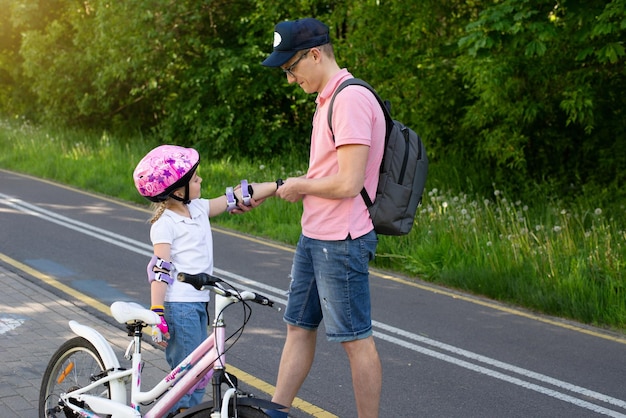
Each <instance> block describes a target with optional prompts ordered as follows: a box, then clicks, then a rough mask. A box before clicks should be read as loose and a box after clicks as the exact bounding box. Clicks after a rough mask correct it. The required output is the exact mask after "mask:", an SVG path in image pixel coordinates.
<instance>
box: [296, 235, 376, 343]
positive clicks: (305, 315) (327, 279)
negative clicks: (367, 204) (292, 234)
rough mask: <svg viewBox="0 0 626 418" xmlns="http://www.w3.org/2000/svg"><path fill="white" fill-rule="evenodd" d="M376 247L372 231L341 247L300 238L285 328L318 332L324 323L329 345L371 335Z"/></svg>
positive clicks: (334, 243)
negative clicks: (371, 270)
mask: <svg viewBox="0 0 626 418" xmlns="http://www.w3.org/2000/svg"><path fill="white" fill-rule="evenodd" d="M377 245H378V238H377V236H376V233H375V232H374V231H372V232H370V233H368V234H365V235H363V236H362V237H359V238H357V239H350V238H348V239H346V240H343V241H321V240H316V239H311V238H307V237H305V236H303V235H301V236H300V239H299V241H298V245H297V247H296V254H295V256H294V260H293V266H292V268H291V283H290V285H289V297H288V300H287V308H286V309H285V315H284V320H285V322H286V323H288V324H290V325H294V326H297V327H301V328H304V329H308V330H317V328H318V326H319V325H320V323H321V322H322V319H323V320H324V326H325V328H326V337H327V338H328V340H329V341H337V342H346V341H354V340H358V339H362V338H366V337H369V336H370V335H372V309H371V303H370V288H369V262H370V261H371V260H373V259H374V255H375V253H376V246H377Z"/></svg>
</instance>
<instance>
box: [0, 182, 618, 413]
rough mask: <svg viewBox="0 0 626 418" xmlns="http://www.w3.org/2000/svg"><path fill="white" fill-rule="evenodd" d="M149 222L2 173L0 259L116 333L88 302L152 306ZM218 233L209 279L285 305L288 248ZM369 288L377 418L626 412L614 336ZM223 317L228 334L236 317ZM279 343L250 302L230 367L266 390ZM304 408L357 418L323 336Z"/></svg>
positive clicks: (465, 300) (469, 302) (423, 293)
mask: <svg viewBox="0 0 626 418" xmlns="http://www.w3.org/2000/svg"><path fill="white" fill-rule="evenodd" d="M256 210H263V207H262V206H261V207H260V208H258V209H256ZM149 216H150V214H149V213H148V212H147V211H146V210H145V209H144V208H140V207H136V206H133V205H129V204H126V203H123V202H119V201H116V200H112V199H108V198H103V197H101V196H96V195H93V194H89V193H84V192H81V191H78V190H75V189H71V188H68V187H65V186H61V185H57V184H54V183H51V182H47V181H42V180H38V179H35V178H32V177H28V176H23V175H19V174H16V173H11V172H8V171H3V170H0V231H1V235H0V254H2V255H4V256H5V257H8V258H10V259H13V260H17V261H19V262H20V263H23V264H25V265H27V266H29V267H30V268H32V269H34V270H35V271H38V272H41V273H43V274H45V275H47V276H48V277H51V278H52V279H53V280H54V281H55V282H57V283H62V284H64V285H67V286H69V287H71V288H72V289H75V290H76V292H72V293H73V294H71V295H70V294H68V293H64V292H61V291H59V289H58V288H55V287H54V286H53V287H51V286H50V285H49V284H46V283H43V282H42V281H41V280H40V279H38V278H37V277H36V276H35V275H30V274H28V272H25V271H24V272H18V273H19V275H20V276H23V277H25V278H26V279H28V280H29V281H31V282H33V283H36V284H37V285H40V286H43V287H46V288H48V289H49V290H51V291H52V292H53V293H55V294H57V295H58V296H59V297H61V298H64V299H67V300H71V301H72V302H74V303H75V304H76V305H77V306H81V307H83V308H84V309H86V310H87V311H89V312H91V313H92V314H93V315H96V316H98V317H99V318H105V319H107V320H109V321H110V322H111V323H114V321H113V320H112V319H111V318H107V317H106V315H104V314H103V313H102V312H100V311H99V310H97V309H94V308H93V307H90V306H89V302H88V301H89V299H88V298H87V297H91V298H94V299H96V300H98V301H100V302H102V303H104V304H106V305H109V304H110V303H112V302H113V301H115V300H130V301H136V302H138V303H141V304H143V305H145V306H149V288H148V285H147V282H146V279H145V265H146V263H147V261H148V258H149V256H150V254H151V249H150V244H149V225H148V224H147V219H148V218H149ZM243 216H245V215H243ZM213 235H214V245H215V260H216V263H215V265H216V273H217V274H219V275H221V276H222V277H224V278H226V279H228V280H230V281H232V282H233V284H236V285H238V286H246V287H249V288H251V289H254V290H256V291H258V292H260V293H264V294H266V295H268V296H270V297H272V298H273V299H274V300H277V301H279V302H281V303H284V301H285V295H284V292H285V290H286V288H287V285H288V278H287V275H288V272H289V269H290V266H291V258H292V255H293V249H292V248H290V247H287V246H283V245H279V244H276V243H273V242H269V241H266V240H262V239H257V238H254V237H250V236H246V235H244V234H240V233H235V232H232V231H226V230H221V229H217V228H214V230H213ZM371 286H372V295H373V318H374V330H375V337H376V341H377V346H378V349H379V352H380V355H381V360H382V363H383V373H384V382H383V397H382V403H381V417H415V416H420V417H568V418H570V417H591V416H601V415H609V416H614V417H618V416H620V417H622V416H626V385H624V384H623V380H624V376H626V363H625V362H624V352H625V349H626V339H624V338H623V337H622V336H621V335H617V334H614V333H611V332H608V331H604V330H601V329H597V328H593V327H587V326H584V325H581V324H577V323H574V322H571V321H564V320H560V319H558V318H551V317H545V316H541V315H536V314H533V313H530V312H528V311H525V310H523V309H519V308H515V307H511V306H505V305H502V304H498V303H495V302H493V301H490V300H487V299H482V298H477V297H474V296H470V295H467V294H463V293H460V292H455V291H451V290H448V289H443V288H439V287H435V286H432V285H429V284H427V283H424V282H421V281H419V280H417V279H410V278H406V277H401V276H397V275H393V274H390V273H387V272H380V271H375V272H373V274H372V279H371ZM83 295H84V297H83ZM227 318H228V321H229V322H228V325H229V326H230V328H231V329H236V328H237V327H238V326H239V325H240V324H241V318H242V315H241V311H237V310H235V309H234V308H233V310H232V312H231V311H229V313H228V317H227ZM322 331H323V330H322ZM284 337H285V327H284V324H283V323H282V317H281V314H280V313H278V312H276V311H274V310H271V309H267V308H263V307H258V306H256V305H255V306H254V307H253V315H252V318H251V320H250V322H249V323H248V324H247V326H246V328H245V331H244V333H243V335H242V336H241V338H240V339H239V340H238V341H237V343H236V344H235V345H234V346H233V347H232V348H231V351H230V356H229V362H231V363H232V364H233V365H234V366H236V367H237V368H239V369H241V370H243V371H245V372H246V373H248V374H250V375H251V376H253V378H254V381H255V382H256V381H258V382H266V383H268V384H270V385H273V384H274V382H275V377H276V371H277V366H278V361H279V356H280V351H281V348H282V343H283V341H284ZM54 349H55V348H51V353H52V351H54ZM252 383H253V384H254V382H252ZM299 399H300V402H301V404H300V405H301V406H302V407H301V410H297V411H294V414H293V416H296V417H297V416H301V417H304V416H311V415H313V414H315V415H316V416H329V417H331V416H338V417H355V416H356V413H355V411H354V399H353V395H352V388H351V382H350V374H349V368H348V365H347V360H346V358H345V355H344V352H343V350H342V349H341V347H340V346H338V345H336V344H331V343H328V342H327V341H325V339H324V338H323V334H322V335H321V338H319V339H318V354H317V357H316V362H315V364H314V366H313V371H312V373H311V374H310V376H309V378H308V379H307V381H306V382H305V385H304V387H303V388H302V390H301V391H300V393H299ZM315 408H317V409H315ZM315 410H316V411H317V412H313V411H315Z"/></svg>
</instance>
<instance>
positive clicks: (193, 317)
mask: <svg viewBox="0 0 626 418" xmlns="http://www.w3.org/2000/svg"><path fill="white" fill-rule="evenodd" d="M163 307H164V308H165V320H166V321H167V325H168V327H169V331H170V339H169V340H168V341H167V347H166V348H165V359H166V360H167V363H168V364H169V365H170V367H171V368H172V369H174V367H176V366H177V365H178V364H179V363H180V362H181V361H183V360H184V359H185V357H187V356H188V355H189V354H191V352H192V351H193V350H195V349H196V348H197V347H198V346H199V345H200V343H201V342H202V341H204V340H205V339H206V338H207V325H208V321H209V317H208V314H207V310H206V309H207V303H206V302H165V304H164V305H163ZM204 392H205V389H204V387H202V388H196V390H195V391H193V393H191V394H189V393H187V394H185V396H183V397H182V398H181V399H180V400H179V401H178V403H176V405H175V406H174V408H173V409H172V411H176V410H178V409H180V408H190V407H192V406H195V405H197V404H199V403H201V402H202V398H203V397H204Z"/></svg>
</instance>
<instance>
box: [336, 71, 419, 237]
mask: <svg viewBox="0 0 626 418" xmlns="http://www.w3.org/2000/svg"><path fill="white" fill-rule="evenodd" d="M349 85H359V86H363V87H366V88H367V89H369V90H370V91H371V92H372V93H373V94H374V96H376V99H377V100H378V103H380V106H381V107H382V108H383V112H384V114H385V120H386V122H387V132H386V135H385V150H384V153H383V160H382V163H381V165H380V179H379V180H378V187H377V189H376V198H375V199H374V202H372V200H371V199H370V197H369V195H368V194H367V191H366V190H365V188H363V189H362V190H361V196H362V197H363V200H364V201H365V204H366V205H367V209H368V210H369V213H370V217H371V218H372V222H373V223H374V230H375V231H376V233H378V234H381V235H406V234H408V233H409V232H410V231H411V228H412V227H413V220H414V218H415V213H416V212H417V207H418V206H419V204H420V203H421V201H422V193H423V192H424V186H425V185H426V176H427V174H428V157H427V156H426V149H425V148H424V143H423V142H422V140H421V138H420V137H419V135H418V134H416V133H415V132H414V131H413V130H412V129H411V128H408V127H406V126H404V125H403V124H402V123H400V122H398V121H396V120H393V119H392V118H391V110H390V109H391V105H390V104H389V102H388V101H384V102H383V100H382V99H381V98H380V96H378V93H376V91H375V90H374V89H373V88H372V86H370V85H369V84H367V83H366V82H365V81H363V80H361V79H358V78H350V79H348V80H345V81H344V82H343V83H341V84H340V85H339V87H337V90H336V91H335V94H333V97H332V99H331V100H330V108H329V109H328V125H329V126H330V131H331V132H333V123H332V116H333V103H334V102H335V97H336V96H337V94H339V92H340V91H341V90H343V89H344V88H345V87H347V86H349ZM334 140H335V134H334V133H333V141H334Z"/></svg>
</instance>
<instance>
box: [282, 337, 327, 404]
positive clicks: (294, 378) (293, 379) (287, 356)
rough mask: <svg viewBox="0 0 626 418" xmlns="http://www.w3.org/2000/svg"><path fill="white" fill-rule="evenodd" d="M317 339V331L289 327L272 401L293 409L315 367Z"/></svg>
mask: <svg viewBox="0 0 626 418" xmlns="http://www.w3.org/2000/svg"><path fill="white" fill-rule="evenodd" d="M316 339H317V331H309V330H306V329H303V328H299V327H295V326H292V325H287V339H286V340H285V346H284V347H283V354H282V356H281V358H280V365H279V367H278V379H277V381H276V392H275V393H274V397H273V398H272V401H274V402H276V403H278V404H281V405H285V406H286V407H288V408H289V407H291V404H292V403H293V400H294V399H295V398H296V395H297V394H298V391H299V390H300V387H301V386H302V383H304V379H306V377H307V375H308V374H309V371H310V370H311V366H312V365H313V359H314V358H315V342H316Z"/></svg>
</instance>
